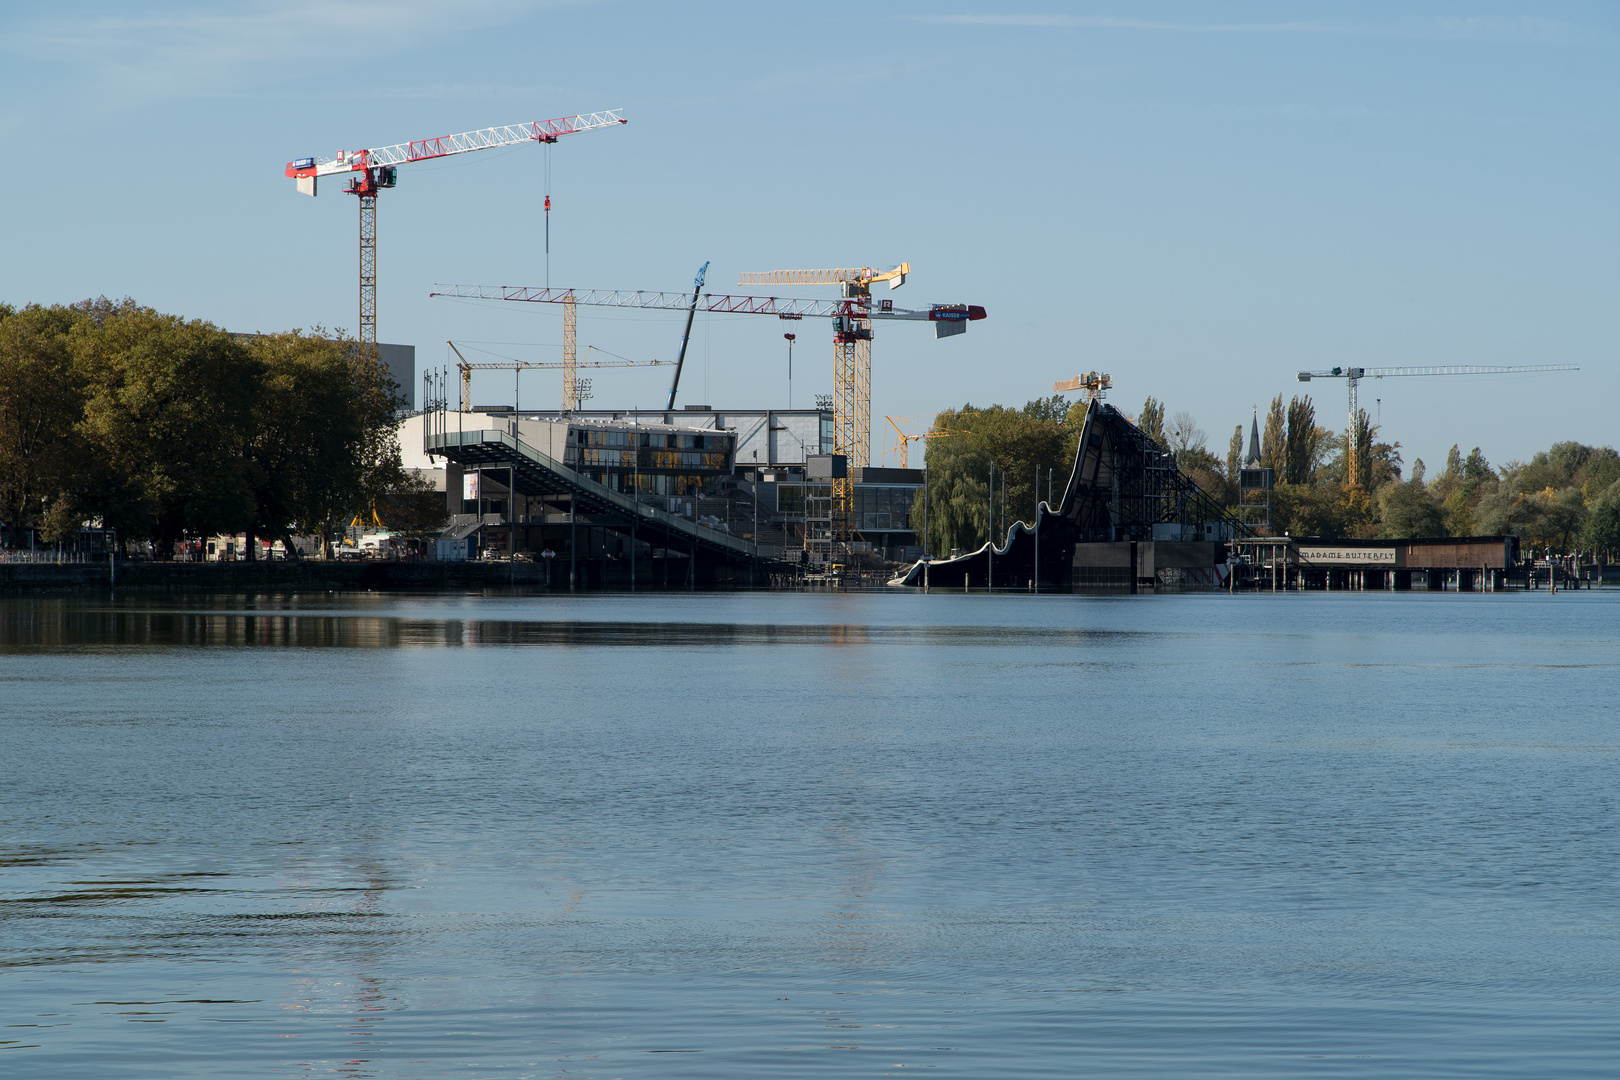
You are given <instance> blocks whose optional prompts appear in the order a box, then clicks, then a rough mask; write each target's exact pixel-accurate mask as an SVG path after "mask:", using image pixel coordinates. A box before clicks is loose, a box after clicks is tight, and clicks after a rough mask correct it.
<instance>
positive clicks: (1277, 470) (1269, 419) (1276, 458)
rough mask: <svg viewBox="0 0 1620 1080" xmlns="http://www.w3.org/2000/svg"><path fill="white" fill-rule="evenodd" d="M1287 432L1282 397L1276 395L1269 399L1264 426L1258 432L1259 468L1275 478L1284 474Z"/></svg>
mask: <svg viewBox="0 0 1620 1080" xmlns="http://www.w3.org/2000/svg"><path fill="white" fill-rule="evenodd" d="M1287 430H1288V429H1287V414H1286V413H1285V412H1284V410H1283V399H1282V395H1281V394H1278V395H1277V396H1276V397H1274V398H1272V399H1271V407H1270V408H1269V409H1267V410H1266V425H1265V427H1264V428H1262V429H1261V432H1260V467H1261V468H1262V469H1270V470H1271V471H1272V475H1273V476H1276V477H1281V476H1282V475H1283V473H1284V464H1285V460H1284V459H1285V456H1286V453H1287V443H1288V435H1287Z"/></svg>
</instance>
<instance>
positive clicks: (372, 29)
mask: <svg viewBox="0 0 1620 1080" xmlns="http://www.w3.org/2000/svg"><path fill="white" fill-rule="evenodd" d="M562 2H565V0H557V2H554V3H549V4H539V3H534V2H523V0H467V2H462V3H457V4H455V5H445V4H443V3H439V2H430V0H387V2H384V0H322V2H314V0H288V2H283V3H255V4H250V5H244V6H242V7H239V8H224V9H219V8H197V9H190V10H186V9H174V8H170V9H166V10H158V11H137V12H135V13H125V12H120V13H117V14H107V15H101V16H82V17H78V18H72V17H69V18H62V17H55V18H52V17H44V18H39V19H34V20H31V21H22V22H19V23H17V24H14V25H12V26H10V27H7V28H6V29H5V32H4V33H0V53H10V54H13V55H17V56H20V57H23V58H25V59H27V60H30V61H33V62H36V63H38V62H44V63H53V64H60V65H63V66H70V67H75V68H82V69H85V70H87V71H88V72H90V73H91V76H90V79H89V80H87V81H89V82H93V83H94V84H95V86H96V87H97V90H98V96H101V97H102V98H103V100H104V101H105V100H112V101H114V102H117V103H121V104H125V105H128V104H132V103H149V102H151V101H153V100H166V99H174V98H186V97H226V96H238V95H243V94H248V93H251V92H252V91H253V90H255V89H262V88H263V87H265V86H266V85H284V84H285V83H286V82H287V81H289V80H291V79H295V78H322V79H326V80H329V81H330V82H331V83H338V82H341V81H342V80H345V79H354V78H361V79H363V78H369V77H371V76H374V75H375V74H376V73H377V71H378V68H379V64H378V58H379V57H382V56H386V55H387V54H388V53H390V52H392V51H395V50H398V49H402V48H409V47H412V46H415V45H420V44H422V43H425V42H428V41H431V40H433V39H434V38H436V37H439V36H443V35H446V34H450V33H456V32H466V31H478V30H483V29H488V28H490V27H493V26H501V25H507V24H510V23H513V22H516V21H519V20H521V19H522V18H523V17H525V16H527V15H530V14H532V13H533V12H534V10H535V9H536V8H538V7H542V6H559V4H560V3H562ZM579 2H587V0H579ZM109 94H111V95H114V96H112V97H108V95H109Z"/></svg>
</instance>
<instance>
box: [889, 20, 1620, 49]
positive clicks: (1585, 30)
mask: <svg viewBox="0 0 1620 1080" xmlns="http://www.w3.org/2000/svg"><path fill="white" fill-rule="evenodd" d="M898 18H899V19H900V20H902V21H906V22H921V23H930V24H933V25H936V26H1005V27H1010V28H1015V29H1030V30H1137V31H1146V32H1160V33H1179V34H1337V35H1348V36H1353V37H1391V38H1428V39H1451V40H1468V41H1494V42H1507V43H1524V44H1540V45H1610V44H1613V43H1614V40H1615V38H1614V35H1613V34H1611V33H1609V32H1607V31H1603V30H1594V29H1592V28H1590V27H1583V26H1577V25H1575V24H1573V23H1566V22H1559V21H1557V20H1554V19H1541V18H1535V17H1533V16H1522V17H1518V18H1507V17H1501V16H1484V17H1477V18H1424V19H1419V18H1413V19H1403V20H1401V21H1399V22H1395V23H1384V24H1369V23H1329V22H1252V23H1191V22H1164V21H1159V20H1153V19H1127V18H1120V17H1117V16H1110V15H1039V14H1014V13H1005V14H1003V13H996V14H957V15H902V16H898Z"/></svg>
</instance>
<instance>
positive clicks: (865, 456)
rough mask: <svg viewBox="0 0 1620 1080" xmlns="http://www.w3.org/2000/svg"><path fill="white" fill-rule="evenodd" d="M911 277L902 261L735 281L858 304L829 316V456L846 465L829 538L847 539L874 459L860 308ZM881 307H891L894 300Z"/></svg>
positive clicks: (865, 324) (868, 359)
mask: <svg viewBox="0 0 1620 1080" xmlns="http://www.w3.org/2000/svg"><path fill="white" fill-rule="evenodd" d="M910 273H911V264H910V263H904V262H903V263H901V264H900V265H899V266H896V267H894V268H893V269H890V270H878V269H876V268H874V267H870V266H850V267H841V268H838V269H831V270H766V271H761V272H755V273H744V274H739V275H738V277H737V284H738V285H837V286H839V287H840V288H841V289H842V291H843V295H844V299H845V300H846V301H854V302H855V304H856V305H858V306H853V307H852V308H851V310H850V311H849V312H847V313H846V314H843V315H838V316H834V318H833V453H835V454H843V455H844V456H845V460H846V462H847V464H848V468H847V469H846V470H845V473H844V476H843V477H842V478H840V479H836V480H834V481H833V484H832V487H833V534H834V536H836V537H838V538H839V539H843V538H845V537H847V536H848V535H849V526H850V525H852V524H853V522H854V508H855V470H856V469H859V468H864V467H865V466H867V465H869V464H871V456H872V320H871V319H870V318H866V317H864V313H863V311H862V306H864V309H865V312H866V313H869V312H870V309H871V306H872V286H873V285H875V284H877V283H878V282H882V281H887V282H888V283H889V288H890V289H898V288H899V287H900V286H902V285H904V284H905V283H906V277H907V275H909V274H910ZM863 302H864V304H863ZM884 303H885V304H887V305H888V306H889V307H891V308H892V307H893V301H884ZM942 325H943V324H942ZM953 325H954V326H955V327H956V329H955V330H953V331H952V332H953V333H960V332H961V331H962V330H965V329H967V324H966V323H959V324H953ZM940 336H942V337H943V336H944V335H943V334H941V335H940ZM901 445H902V447H903V446H904V443H902V444H901ZM903 454H904V450H903V449H902V455H903Z"/></svg>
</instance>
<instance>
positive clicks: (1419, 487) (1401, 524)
mask: <svg viewBox="0 0 1620 1080" xmlns="http://www.w3.org/2000/svg"><path fill="white" fill-rule="evenodd" d="M1412 471H1413V477H1412V479H1410V480H1407V481H1401V480H1390V481H1387V482H1386V483H1385V484H1384V486H1383V487H1381V488H1379V489H1378V509H1379V516H1380V523H1379V527H1378V535H1379V536H1380V537H1383V538H1384V539H1386V540H1405V539H1408V538H1410V537H1414V536H1440V535H1443V534H1444V529H1445V514H1444V512H1443V510H1442V509H1441V506H1440V500H1439V499H1437V498H1435V495H1434V493H1433V492H1432V491H1430V490H1429V488H1428V485H1426V484H1425V483H1424V482H1423V478H1422V474H1421V472H1420V470H1419V469H1417V468H1414V469H1413V470H1412Z"/></svg>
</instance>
